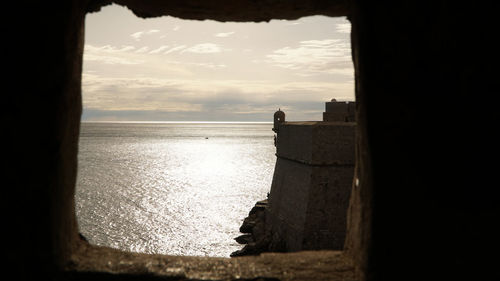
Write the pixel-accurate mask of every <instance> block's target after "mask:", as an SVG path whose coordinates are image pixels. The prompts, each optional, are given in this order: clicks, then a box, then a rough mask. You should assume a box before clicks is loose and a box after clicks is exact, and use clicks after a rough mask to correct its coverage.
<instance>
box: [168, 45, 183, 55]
mask: <svg viewBox="0 0 500 281" xmlns="http://www.w3.org/2000/svg"><path fill="white" fill-rule="evenodd" d="M186 47H187V46H186V45H180V46H175V47H173V48H171V49H170V50H168V51H166V52H165V53H164V54H165V55H167V54H170V53H173V52H177V51H180V50H182V49H184V48H186Z"/></svg>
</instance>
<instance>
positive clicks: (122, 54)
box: [83, 44, 144, 65]
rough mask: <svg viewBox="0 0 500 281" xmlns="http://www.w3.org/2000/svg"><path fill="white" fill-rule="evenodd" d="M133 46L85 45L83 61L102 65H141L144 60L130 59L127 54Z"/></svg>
mask: <svg viewBox="0 0 500 281" xmlns="http://www.w3.org/2000/svg"><path fill="white" fill-rule="evenodd" d="M134 49H135V47H134V46H122V47H121V48H118V47H113V46H110V45H106V46H102V47H95V46H92V45H88V44H87V45H85V52H84V54H83V60H84V61H85V62H91V61H94V62H100V63H104V64H122V65H134V64H141V63H143V62H144V60H140V59H136V58H132V57H130V56H128V55H127V54H128V53H129V52H130V51H132V50H134Z"/></svg>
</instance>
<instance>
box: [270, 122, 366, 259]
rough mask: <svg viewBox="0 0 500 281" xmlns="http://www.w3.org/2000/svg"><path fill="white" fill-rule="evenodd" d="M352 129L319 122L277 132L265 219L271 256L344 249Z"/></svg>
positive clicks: (347, 125) (291, 124)
mask: <svg viewBox="0 0 500 281" xmlns="http://www.w3.org/2000/svg"><path fill="white" fill-rule="evenodd" d="M355 127H356V125H355V123H353V122H321V121H318V122H315V121H313V122H285V123H282V124H281V125H280V126H279V131H278V137H277V145H276V150H277V153H276V155H277V160H276V167H275V170H274V176H273V182H272V186H271V192H270V197H269V207H268V209H267V215H266V220H267V228H268V229H270V232H271V247H270V248H271V250H285V251H300V250H318V249H335V250H339V249H342V248H343V245H344V240H345V234H346V216H347V207H348V202H349V196H350V192H351V185H352V181H353V175H354V147H355V145H354V134H355ZM273 248H275V249H273Z"/></svg>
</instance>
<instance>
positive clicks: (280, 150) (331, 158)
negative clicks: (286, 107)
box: [276, 121, 356, 166]
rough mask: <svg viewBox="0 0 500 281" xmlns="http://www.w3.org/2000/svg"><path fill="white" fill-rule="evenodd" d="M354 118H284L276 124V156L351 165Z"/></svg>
mask: <svg viewBox="0 0 500 281" xmlns="http://www.w3.org/2000/svg"><path fill="white" fill-rule="evenodd" d="M355 127H356V124H355V123H354V122H322V121H310V122H285V123H283V124H281V125H280V126H279V134H278V138H277V145H276V151H277V156H278V157H281V158H286V159H290V160H294V161H299V162H302V163H305V164H308V165H353V166H354V131H355Z"/></svg>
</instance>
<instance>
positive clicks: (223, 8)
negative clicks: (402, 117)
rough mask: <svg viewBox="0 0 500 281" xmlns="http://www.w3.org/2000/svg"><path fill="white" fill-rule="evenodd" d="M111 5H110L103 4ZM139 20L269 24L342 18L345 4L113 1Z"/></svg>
mask: <svg viewBox="0 0 500 281" xmlns="http://www.w3.org/2000/svg"><path fill="white" fill-rule="evenodd" d="M102 2H104V3H105V2H110V1H102ZM114 2H115V3H118V4H120V5H124V6H127V7H128V8H130V9H131V10H132V11H133V12H134V13H135V14H136V15H137V16H139V17H157V16H162V15H170V16H174V17H180V18H184V19H195V20H204V19H214V20H218V21H269V20H271V19H297V18H300V17H303V16H309V15H325V16H345V15H347V13H348V1H347V0H334V1H328V0H294V1H290V0H234V1H225V0H212V1H199V0H169V1H164V0H148V1H143V0H116V1H114Z"/></svg>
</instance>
